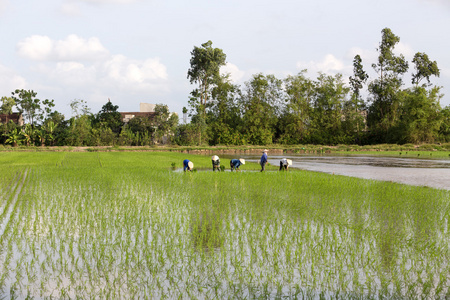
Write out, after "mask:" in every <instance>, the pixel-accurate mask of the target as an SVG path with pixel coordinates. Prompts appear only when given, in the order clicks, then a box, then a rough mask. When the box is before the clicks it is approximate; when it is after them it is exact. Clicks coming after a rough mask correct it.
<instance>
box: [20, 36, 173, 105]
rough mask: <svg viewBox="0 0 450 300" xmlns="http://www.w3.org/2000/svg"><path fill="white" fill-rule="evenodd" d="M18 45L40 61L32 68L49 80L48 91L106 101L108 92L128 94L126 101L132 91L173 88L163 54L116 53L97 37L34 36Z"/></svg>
mask: <svg viewBox="0 0 450 300" xmlns="http://www.w3.org/2000/svg"><path fill="white" fill-rule="evenodd" d="M17 49H18V53H19V54H20V55H21V56H22V57H25V58H28V59H31V60H34V61H36V63H35V64H32V65H31V67H30V70H31V71H32V72H34V73H35V75H36V76H37V77H38V78H39V79H38V81H39V82H46V86H45V89H46V90H47V91H54V90H59V91H60V93H61V94H62V95H75V96H73V97H74V98H77V97H83V98H84V97H85V98H86V99H88V98H89V99H90V100H93V99H103V101H104V99H105V94H107V95H108V97H109V96H112V97H114V96H118V97H121V98H124V100H123V102H124V103H122V104H125V105H126V104H127V103H126V100H125V99H127V98H129V96H130V95H138V94H142V95H164V94H167V93H168V92H169V80H168V77H169V76H168V73H167V68H166V66H165V65H164V64H163V63H162V62H161V61H160V59H159V58H148V59H143V60H138V59H132V58H129V57H126V56H124V55H112V54H110V52H109V51H108V50H107V49H105V48H104V47H103V45H102V44H101V42H100V41H99V40H98V39H97V38H90V39H83V38H80V37H78V36H76V35H70V36H68V37H66V38H64V39H62V40H52V39H50V38H49V37H46V36H32V37H29V38H26V39H25V40H23V41H21V42H20V43H19V44H18V46H17ZM49 83H51V85H49ZM15 88H16V87H15ZM94 95H96V96H94ZM99 101H100V100H99Z"/></svg>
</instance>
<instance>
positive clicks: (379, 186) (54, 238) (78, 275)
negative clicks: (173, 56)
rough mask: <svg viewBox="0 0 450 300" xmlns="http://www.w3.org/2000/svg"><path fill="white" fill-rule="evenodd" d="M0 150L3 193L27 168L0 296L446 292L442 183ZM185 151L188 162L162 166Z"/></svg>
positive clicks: (151, 157) (145, 156)
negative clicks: (192, 169) (186, 167)
mask: <svg viewBox="0 0 450 300" xmlns="http://www.w3.org/2000/svg"><path fill="white" fill-rule="evenodd" d="M3 154H5V153H3ZM3 154H2V156H0V160H1V161H3V162H4V163H5V166H8V165H9V166H10V168H11V171H8V173H5V175H0V180H1V183H2V184H1V186H2V187H4V186H5V188H2V192H1V194H0V195H2V198H1V199H3V200H1V201H3V203H5V202H7V201H8V200H7V199H9V197H11V195H15V192H14V191H16V190H17V188H16V187H14V188H13V186H15V184H14V182H15V181H14V180H16V181H17V179H14V178H17V177H15V176H16V175H15V174H16V173H15V172H17V171H19V172H20V171H21V170H22V171H23V170H24V168H29V172H28V173H27V174H28V175H27V179H26V181H24V184H23V185H22V188H21V191H20V193H19V194H18V196H17V201H16V202H14V204H13V203H12V202H11V204H9V206H8V207H14V209H13V210H11V214H10V217H9V218H8V219H9V221H8V222H7V224H4V223H2V222H4V221H2V220H0V226H2V227H0V228H6V229H5V231H4V234H2V235H1V237H0V238H1V247H0V249H1V250H0V274H2V275H1V276H0V287H1V288H2V289H3V290H4V291H9V294H8V295H7V296H9V297H11V296H13V297H15V296H18V297H22V298H25V297H26V296H27V294H28V295H30V297H36V298H46V297H47V298H49V297H57V298H75V297H82V298H145V297H153V298H165V297H166V298H179V297H181V298H183V297H184V298H214V297H216V298H276V297H305V298H320V297H325V298H332V297H336V298H359V299H363V298H382V297H384V298H444V297H446V296H447V295H446V294H447V293H448V290H449V283H448V281H447V280H446V278H447V274H448V271H449V266H448V263H447V261H448V256H449V252H448V242H449V230H448V229H449V226H450V225H449V223H448V217H449V209H450V207H449V206H448V200H449V192H448V191H444V190H435V189H430V188H422V187H411V186H405V185H400V184H394V183H388V182H377V181H369V180H362V179H356V178H348V177H343V176H332V175H327V174H320V173H313V172H304V171H302V172H289V173H287V172H284V173H280V172H266V173H265V174H261V173H259V172H242V173H239V174H237V173H230V172H216V173H212V172H200V170H202V169H203V168H205V169H210V167H211V166H210V164H211V162H210V157H209V156H208V157H204V156H194V155H186V154H182V153H157V152H154V153H149V152H132V153H129V152H89V153H75V152H74V153H72V152H70V153H63V154H61V153H55V154H53V153H48V155H49V156H48V157H46V156H45V155H42V154H47V153H39V154H41V155H42V156H41V157H40V158H41V159H42V161H43V164H42V165H39V164H36V163H35V162H34V160H33V159H32V158H31V156H29V154H28V153H11V155H12V157H14V159H11V158H9V157H7V156H8V155H9V154H10V153H6V156H5V155H3ZM19 154H20V155H19ZM21 155H23V157H22V156H21ZM185 158H188V159H190V160H191V161H193V162H194V163H195V166H196V168H199V172H197V173H191V174H189V176H184V174H182V173H179V172H173V171H172V170H171V168H170V167H168V166H169V164H168V163H170V162H174V161H178V162H180V164H181V162H182V160H183V159H185ZM245 168H246V169H248V170H252V169H255V170H258V169H259V166H258V165H257V164H251V163H248V164H246V165H245ZM7 169H8V168H7ZM22 174H23V173H22ZM4 183H5V184H4ZM8 185H9V186H10V187H9V188H6V186H8ZM4 206H5V207H6V204H5V205H4ZM7 211H8V210H7ZM300 295H301V296H300Z"/></svg>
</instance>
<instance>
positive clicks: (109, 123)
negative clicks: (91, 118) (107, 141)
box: [95, 99, 123, 134]
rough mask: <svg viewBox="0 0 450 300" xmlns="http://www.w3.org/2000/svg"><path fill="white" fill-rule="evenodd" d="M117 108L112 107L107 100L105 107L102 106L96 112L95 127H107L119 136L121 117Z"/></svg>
mask: <svg viewBox="0 0 450 300" xmlns="http://www.w3.org/2000/svg"><path fill="white" fill-rule="evenodd" d="M118 110H119V106H118V105H114V104H112V103H111V101H110V100H109V99H108V102H106V104H105V105H103V106H102V109H101V110H100V111H99V112H98V114H97V118H96V122H95V123H96V124H95V125H96V126H97V127H102V126H104V127H107V128H110V129H111V131H112V132H113V133H115V134H119V133H120V130H121V128H122V125H123V123H122V117H121V115H120V112H119V111H118Z"/></svg>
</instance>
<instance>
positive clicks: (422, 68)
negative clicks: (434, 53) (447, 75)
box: [412, 52, 440, 86]
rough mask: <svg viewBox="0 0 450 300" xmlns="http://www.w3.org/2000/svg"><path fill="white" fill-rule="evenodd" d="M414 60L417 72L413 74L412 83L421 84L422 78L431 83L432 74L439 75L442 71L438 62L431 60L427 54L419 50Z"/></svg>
mask: <svg viewBox="0 0 450 300" xmlns="http://www.w3.org/2000/svg"><path fill="white" fill-rule="evenodd" d="M412 62H413V63H414V67H415V69H416V73H414V74H413V78H412V83H413V84H415V85H416V86H418V85H419V83H420V82H421V81H422V79H426V80H427V83H428V85H429V84H430V76H431V75H434V76H436V77H439V75H440V72H439V68H438V66H437V62H436V61H430V59H429V58H428V55H427V54H425V53H422V52H417V53H416V54H415V55H414V58H413V60H412Z"/></svg>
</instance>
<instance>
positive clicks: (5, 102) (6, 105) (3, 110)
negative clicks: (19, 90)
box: [0, 97, 16, 115]
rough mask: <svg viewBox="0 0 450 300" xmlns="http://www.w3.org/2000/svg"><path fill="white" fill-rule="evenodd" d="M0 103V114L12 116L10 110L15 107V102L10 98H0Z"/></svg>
mask: <svg viewBox="0 0 450 300" xmlns="http://www.w3.org/2000/svg"><path fill="white" fill-rule="evenodd" d="M1 101H2V105H1V106H0V114H6V115H10V114H12V108H13V107H14V105H16V101H14V99H13V98H12V97H2V99H1Z"/></svg>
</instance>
